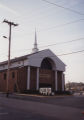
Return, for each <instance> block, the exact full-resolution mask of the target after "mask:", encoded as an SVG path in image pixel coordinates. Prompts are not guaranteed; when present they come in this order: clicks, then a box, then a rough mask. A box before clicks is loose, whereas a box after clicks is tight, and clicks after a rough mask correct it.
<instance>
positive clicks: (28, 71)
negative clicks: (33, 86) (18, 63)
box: [27, 66, 30, 90]
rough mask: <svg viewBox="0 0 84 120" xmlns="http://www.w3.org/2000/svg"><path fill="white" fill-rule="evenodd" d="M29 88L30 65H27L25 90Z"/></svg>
mask: <svg viewBox="0 0 84 120" xmlns="http://www.w3.org/2000/svg"><path fill="white" fill-rule="evenodd" d="M29 89H30V66H28V70H27V90H29Z"/></svg>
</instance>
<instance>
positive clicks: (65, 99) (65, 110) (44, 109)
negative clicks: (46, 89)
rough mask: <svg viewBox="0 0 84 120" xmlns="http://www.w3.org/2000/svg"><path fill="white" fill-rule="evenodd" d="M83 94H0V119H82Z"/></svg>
mask: <svg viewBox="0 0 84 120" xmlns="http://www.w3.org/2000/svg"><path fill="white" fill-rule="evenodd" d="M83 111H84V96H59V97H58V96H50V97H45V96H44V97H39V96H18V95H17V96H16V95H13V96H12V95H10V96H9V98H6V97H5V95H1V94H0V120H37V119H38V120H84V115H83V114H82V112H83Z"/></svg>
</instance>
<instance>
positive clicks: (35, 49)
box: [32, 29, 38, 53]
mask: <svg viewBox="0 0 84 120" xmlns="http://www.w3.org/2000/svg"><path fill="white" fill-rule="evenodd" d="M36 52H38V47H37V35H36V29H35V42H34V48H33V49H32V53H36Z"/></svg>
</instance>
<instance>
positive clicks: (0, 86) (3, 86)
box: [0, 69, 17, 92]
mask: <svg viewBox="0 0 84 120" xmlns="http://www.w3.org/2000/svg"><path fill="white" fill-rule="evenodd" d="M12 72H14V73H15V77H14V78H12ZM5 73H6V79H4V74H5ZM16 80H17V69H11V70H10V76H9V80H8V89H9V91H11V92H13V88H14V84H15V83H16ZM0 91H3V92H6V91H7V70H5V71H2V72H0Z"/></svg>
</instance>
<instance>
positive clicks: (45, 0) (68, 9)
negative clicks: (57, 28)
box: [41, 0, 84, 15]
mask: <svg viewBox="0 0 84 120" xmlns="http://www.w3.org/2000/svg"><path fill="white" fill-rule="evenodd" d="M41 1H44V2H46V3H49V4H51V5H54V6H56V7H60V8H62V9H65V10H67V11H71V12H74V13H76V14H79V15H84V14H83V13H80V12H79V11H76V10H73V9H71V8H67V7H64V6H62V5H59V4H56V3H53V2H50V1H47V0H41Z"/></svg>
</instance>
